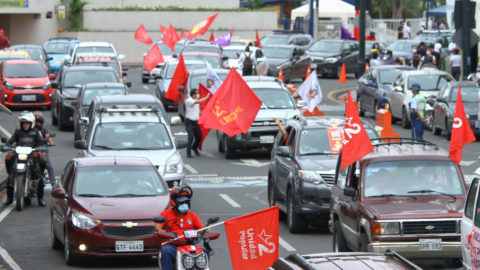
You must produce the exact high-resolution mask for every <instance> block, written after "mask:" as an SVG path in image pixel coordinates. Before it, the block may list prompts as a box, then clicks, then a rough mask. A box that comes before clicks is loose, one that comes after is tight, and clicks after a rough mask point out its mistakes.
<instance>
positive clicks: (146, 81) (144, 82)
mask: <svg viewBox="0 0 480 270" xmlns="http://www.w3.org/2000/svg"><path fill="white" fill-rule="evenodd" d="M149 81H150V79H144V78H142V83H143V84H147V83H148V82H149Z"/></svg>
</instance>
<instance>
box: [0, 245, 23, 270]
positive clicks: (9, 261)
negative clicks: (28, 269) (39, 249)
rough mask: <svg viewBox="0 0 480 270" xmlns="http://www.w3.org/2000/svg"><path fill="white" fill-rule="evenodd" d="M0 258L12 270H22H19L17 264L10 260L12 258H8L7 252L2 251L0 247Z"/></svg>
mask: <svg viewBox="0 0 480 270" xmlns="http://www.w3.org/2000/svg"><path fill="white" fill-rule="evenodd" d="M0 256H2V258H3V259H4V260H5V262H6V263H7V264H8V265H9V266H10V267H11V268H12V269H13V270H22V268H20V266H18V264H17V263H16V262H15V261H14V260H13V259H12V257H10V254H8V252H7V251H6V250H5V249H3V248H2V247H0Z"/></svg>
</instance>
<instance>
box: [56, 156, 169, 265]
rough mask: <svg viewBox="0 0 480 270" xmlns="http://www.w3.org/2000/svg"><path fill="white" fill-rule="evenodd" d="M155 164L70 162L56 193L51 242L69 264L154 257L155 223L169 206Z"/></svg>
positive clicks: (116, 159) (141, 161)
mask: <svg viewBox="0 0 480 270" xmlns="http://www.w3.org/2000/svg"><path fill="white" fill-rule="evenodd" d="M169 200H170V197H169V193H168V186H167V184H166V183H165V181H164V180H163V179H162V177H161V175H160V174H159V172H158V170H157V169H156V168H155V166H153V165H152V163H150V161H148V160H147V159H144V158H136V157H94V158H80V159H73V160H71V161H70V162H69V163H68V164H67V166H66V167H65V169H64V170H63V172H62V175H61V178H60V181H59V182H58V184H57V185H56V186H55V189H54V190H53V191H52V201H51V206H50V212H51V243H52V248H53V249H63V250H64V257H65V261H66V264H67V265H72V264H74V263H75V259H76V258H79V257H82V256H97V257H102V256H103V257H107V256H153V255H157V253H158V251H159V250H160V244H161V242H160V240H159V239H158V237H155V236H154V227H155V223H154V222H153V221H152V220H151V219H152V218H153V217H155V216H158V215H159V214H160V213H161V212H162V211H163V210H165V209H166V208H168V207H170V204H169Z"/></svg>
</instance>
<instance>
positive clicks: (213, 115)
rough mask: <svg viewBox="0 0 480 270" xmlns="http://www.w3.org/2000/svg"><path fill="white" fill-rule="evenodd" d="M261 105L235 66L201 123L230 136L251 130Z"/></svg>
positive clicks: (214, 96) (202, 116)
mask: <svg viewBox="0 0 480 270" xmlns="http://www.w3.org/2000/svg"><path fill="white" fill-rule="evenodd" d="M261 105H262V101H261V100H260V99H259V98H258V97H257V95H256V94H255V93H254V92H253V90H252V89H251V88H250V87H249V86H248V85H247V83H246V82H245V81H244V80H243V78H242V76H240V74H238V72H237V71H236V70H235V68H232V69H230V73H228V76H227V78H225V81H224V82H223V83H222V85H221V86H220V87H219V88H218V90H217V91H216V92H215V95H213V96H212V97H211V98H210V101H209V102H208V104H207V105H206V106H205V110H204V111H203V112H202V115H200V119H199V120H198V124H199V125H200V126H202V125H203V126H204V128H210V129H216V130H220V131H222V132H224V133H225V134H227V135H228V136H230V137H232V136H234V135H236V134H239V133H247V131H248V129H249V128H250V126H251V125H252V123H253V121H254V120H255V117H256V116H257V113H258V111H259V110H260V106H261Z"/></svg>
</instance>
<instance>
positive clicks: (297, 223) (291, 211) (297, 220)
mask: <svg viewBox="0 0 480 270" xmlns="http://www.w3.org/2000/svg"><path fill="white" fill-rule="evenodd" d="M294 198H295V194H294V193H293V189H290V191H289V192H288V195H287V225H288V230H289V231H290V232H291V233H305V232H307V230H308V220H307V218H306V217H305V216H304V215H301V214H297V213H296V212H295V201H294Z"/></svg>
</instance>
